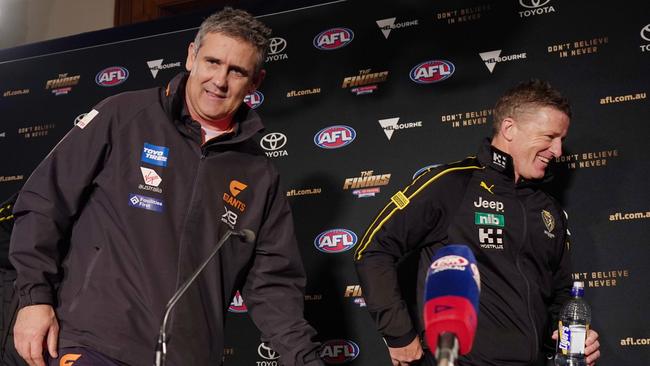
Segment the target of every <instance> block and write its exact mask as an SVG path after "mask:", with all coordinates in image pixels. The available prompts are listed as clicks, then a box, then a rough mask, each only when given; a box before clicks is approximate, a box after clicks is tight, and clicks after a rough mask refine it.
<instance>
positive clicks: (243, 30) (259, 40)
mask: <svg viewBox="0 0 650 366" xmlns="http://www.w3.org/2000/svg"><path fill="white" fill-rule="evenodd" d="M208 33H221V34H223V35H226V36H228V37H232V38H238V39H241V40H243V41H245V42H248V43H250V44H251V45H252V46H253V47H254V48H255V49H256V50H257V62H256V63H255V75H257V74H258V73H259V71H260V70H261V69H262V66H263V65H264V60H265V59H266V54H267V52H268V48H269V37H270V36H271V28H269V27H267V26H266V25H264V23H262V22H260V21H259V20H257V19H255V17H253V16H252V15H251V14H250V13H248V12H246V11H244V10H240V9H233V8H231V7H225V8H223V10H220V11H218V12H216V13H214V14H212V15H210V16H209V17H208V18H207V19H206V20H204V21H203V23H201V27H200V28H199V31H198V32H197V33H196V37H195V38H194V54H195V55H196V54H197V53H198V52H199V48H201V42H202V41H203V37H205V35H206V34H208Z"/></svg>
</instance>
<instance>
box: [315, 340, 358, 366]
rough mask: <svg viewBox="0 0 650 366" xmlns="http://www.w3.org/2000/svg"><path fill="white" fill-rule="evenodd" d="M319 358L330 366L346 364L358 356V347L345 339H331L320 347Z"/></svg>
mask: <svg viewBox="0 0 650 366" xmlns="http://www.w3.org/2000/svg"><path fill="white" fill-rule="evenodd" d="M318 354H319V356H320V358H321V359H322V360H323V362H325V363H328V364H330V365H339V364H343V363H348V362H350V361H352V360H354V359H355V358H357V356H359V346H357V344H356V343H354V342H352V341H349V340H346V339H332V340H329V341H327V342H325V343H323V345H322V346H321V349H320V351H319V353H318Z"/></svg>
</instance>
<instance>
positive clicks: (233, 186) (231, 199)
mask: <svg viewBox="0 0 650 366" xmlns="http://www.w3.org/2000/svg"><path fill="white" fill-rule="evenodd" d="M246 187H248V185H246V184H244V183H242V182H240V181H238V180H231V181H230V194H228V192H224V193H223V201H224V202H225V203H227V204H229V205H230V206H232V207H234V208H236V209H238V210H239V211H241V212H244V211H245V210H246V204H245V203H244V202H242V201H240V200H238V199H237V198H235V197H237V195H239V194H240V193H241V192H242V191H243V190H244V189H246Z"/></svg>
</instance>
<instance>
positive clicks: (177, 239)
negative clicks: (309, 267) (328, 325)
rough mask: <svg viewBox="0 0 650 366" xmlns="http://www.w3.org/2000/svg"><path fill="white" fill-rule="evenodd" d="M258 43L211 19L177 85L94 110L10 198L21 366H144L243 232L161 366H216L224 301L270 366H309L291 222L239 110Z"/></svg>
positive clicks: (260, 30)
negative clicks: (242, 316)
mask: <svg viewBox="0 0 650 366" xmlns="http://www.w3.org/2000/svg"><path fill="white" fill-rule="evenodd" d="M269 35H270V30H269V29H268V28H267V27H266V26H265V25H263V24H262V23H261V22H259V21H257V20H256V19H254V18H253V17H252V16H251V15H250V14H248V13H246V12H243V11H239V10H233V9H229V8H226V9H224V10H223V11H221V12H218V13H216V14H214V15H212V16H211V17H209V18H208V19H206V21H204V22H203V24H202V25H201V27H200V29H199V31H198V34H197V36H196V38H195V40H194V42H192V43H191V44H190V45H189V48H188V55H187V61H186V69H187V70H188V71H189V74H180V75H178V76H177V77H176V78H174V79H173V80H172V81H171V82H170V83H169V84H168V85H167V87H166V88H156V89H148V90H142V91H135V92H128V93H122V94H119V95H116V96H113V97H111V98H108V99H106V100H104V101H102V102H100V103H99V104H98V105H97V106H96V107H95V108H94V109H93V110H92V111H90V112H89V113H88V114H87V115H86V116H85V118H83V119H82V120H81V121H80V122H79V123H78V124H77V126H76V127H75V128H73V130H72V131H71V132H70V133H69V134H68V135H67V136H66V137H65V138H64V139H63V140H62V141H61V142H60V143H59V144H58V145H57V146H56V147H55V148H54V150H53V151H52V152H51V153H50V154H49V155H48V156H47V157H46V159H45V160H44V161H43V162H42V163H41V164H40V165H39V166H38V167H37V168H36V170H35V171H34V173H33V174H32V176H31V177H30V178H29V180H28V181H27V182H26V183H25V186H24V187H23V189H22V191H21V193H20V196H19V198H18V201H17V202H16V205H15V208H14V214H15V216H16V224H15V227H14V231H13V235H12V241H11V251H10V258H11V262H12V263H13V265H14V266H15V267H16V269H17V273H18V276H17V280H16V289H17V292H18V294H19V300H20V302H19V308H20V310H19V312H18V315H17V319H16V326H15V343H16V349H17V350H18V352H19V353H20V355H21V356H22V357H23V358H25V360H27V362H28V363H29V364H30V365H35V366H40V365H44V363H45V361H46V360H47V359H50V360H49V364H50V365H59V363H60V364H72V363H73V362H74V364H75V366H77V365H79V366H83V365H90V364H92V365H124V364H129V365H150V364H151V363H152V362H153V358H154V347H155V345H156V339H157V335H158V329H159V326H160V324H161V321H162V318H163V312H164V308H165V304H166V303H167V301H168V300H169V299H170V298H171V297H172V295H173V294H174V292H175V291H176V290H177V289H178V288H179V286H180V285H181V284H183V283H184V282H185V281H186V280H187V279H188V278H189V277H190V275H191V274H192V273H193V272H194V271H195V270H196V269H197V268H198V267H199V265H200V263H201V262H202V261H203V260H204V259H205V258H207V257H208V253H210V252H211V251H212V250H213V248H214V247H215V243H216V242H217V241H218V240H219V239H220V238H221V237H223V236H224V234H225V233H226V232H228V230H233V231H240V230H242V229H250V230H252V231H253V232H255V233H256V234H257V238H256V239H255V242H254V243H248V242H246V241H245V240H243V239H241V238H236V237H234V236H233V237H231V239H229V240H228V241H227V242H226V243H225V244H224V245H223V247H221V250H220V252H219V253H218V254H217V256H216V257H215V258H214V259H213V260H212V261H211V264H210V265H209V266H207V267H206V268H205V270H204V271H203V272H202V274H201V276H200V277H198V279H197V281H196V282H195V283H193V284H192V286H191V287H189V289H188V291H187V292H186V293H185V295H184V297H183V298H181V299H180V301H179V302H178V303H177V306H176V308H175V309H174V312H173V313H172V316H171V317H170V321H169V323H168V327H167V339H168V342H167V349H168V352H167V353H168V354H167V364H168V365H176V366H181V365H216V364H220V362H221V360H222V355H223V347H224V339H223V326H224V317H225V315H226V310H227V308H228V305H229V303H230V299H232V297H233V295H234V293H235V292H236V290H237V289H238V288H241V290H242V291H241V292H242V296H243V298H244V299H245V301H246V305H247V307H248V308H249V313H250V315H251V318H252V320H253V321H254V322H255V324H256V325H257V326H258V327H259V329H260V330H261V333H262V338H263V340H264V341H268V342H269V343H270V345H271V347H272V348H273V349H274V350H275V351H277V352H278V353H279V354H280V361H281V362H282V363H283V364H285V365H320V364H322V362H321V361H320V359H318V358H317V357H316V349H317V348H318V344H317V343H315V342H314V341H313V340H312V338H313V337H314V336H315V331H314V329H313V328H312V327H311V326H310V325H309V324H308V323H307V322H306V321H305V319H304V318H303V301H304V293H303V292H304V286H305V275H304V269H303V267H302V262H301V259H300V255H299V251H298V248H297V244H296V240H295V236H294V230H293V222H292V217H291V212H290V209H289V206H288V203H287V201H286V199H285V197H284V195H283V194H282V192H280V190H279V183H278V181H279V179H278V173H277V171H276V170H275V168H274V167H273V166H272V164H271V163H270V162H269V160H268V159H267V158H266V157H265V156H264V154H263V153H262V151H261V150H260V148H259V147H258V146H257V144H256V143H255V142H254V141H253V140H252V137H253V136H254V135H255V134H257V133H258V132H259V131H260V130H261V129H262V124H261V121H260V119H259V117H258V116H257V114H256V113H255V112H254V111H252V110H250V109H249V108H248V107H247V106H246V105H245V104H242V102H243V99H244V97H245V96H246V95H247V94H249V93H251V92H253V91H254V90H255V89H256V88H257V87H258V86H259V85H260V83H261V82H262V79H263V78H264V73H265V71H264V70H263V69H262V64H263V60H264V59H265V53H266V50H267V47H268V37H269ZM44 344H45V345H46V348H47V349H46V350H45V352H44V350H43V345H44ZM43 353H46V354H47V355H46V357H45V360H44V357H43Z"/></svg>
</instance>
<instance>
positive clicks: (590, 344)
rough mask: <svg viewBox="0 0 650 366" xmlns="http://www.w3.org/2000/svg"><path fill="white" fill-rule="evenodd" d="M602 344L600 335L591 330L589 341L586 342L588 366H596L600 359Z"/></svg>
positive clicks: (588, 336) (588, 334) (588, 335)
mask: <svg viewBox="0 0 650 366" xmlns="http://www.w3.org/2000/svg"><path fill="white" fill-rule="evenodd" d="M599 348H600V342H598V333H596V331H595V330H591V329H589V333H587V339H586V340H585V356H587V364H589V366H594V365H595V364H596V360H597V359H598V358H599V357H600V351H599Z"/></svg>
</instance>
